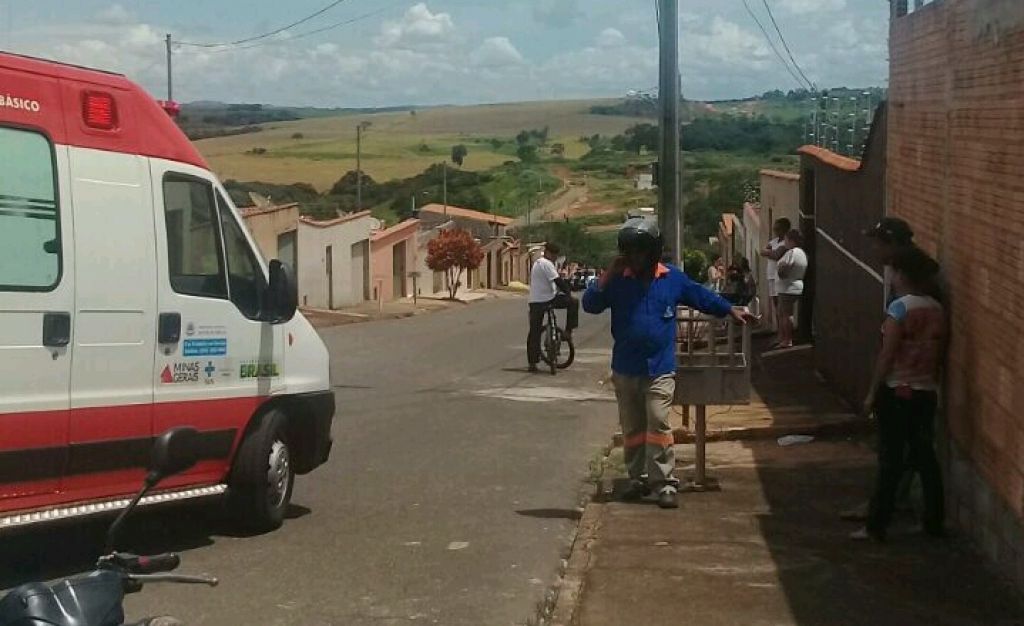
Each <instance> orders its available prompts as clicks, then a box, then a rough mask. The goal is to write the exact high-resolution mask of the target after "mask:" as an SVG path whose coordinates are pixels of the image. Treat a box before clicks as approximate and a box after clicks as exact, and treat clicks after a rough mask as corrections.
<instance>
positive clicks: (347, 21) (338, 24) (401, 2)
mask: <svg viewBox="0 0 1024 626" xmlns="http://www.w3.org/2000/svg"><path fill="white" fill-rule="evenodd" d="M408 2H409V0H398V1H397V2H393V3H391V4H389V5H387V6H385V7H383V8H379V9H377V10H374V11H370V12H368V13H362V14H361V15H356V16H355V17H349V18H348V19H342V20H341V22H336V23H334V24H330V25H328V26H325V27H322V28H318V29H315V30H312V31H306V32H304V33H299V34H297V35H294V36H292V37H289V38H288V39H274V40H272V41H261V42H257V43H253V44H250V45H247V46H230V47H225V48H217V49H214V50H209V52H210V53H212V54H219V53H222V52H236V51H239V50H250V49H252V48H259V47H262V46H270V45H282V44H287V43H291V42H293V41H296V40H299V39H305V38H306V37H312V36H313V35H319V34H321V33H326V32H328V31H333V30H335V29H339V28H341V27H343V26H349V25H352V24H355V23H358V22H362V20H365V19H369V18H371V17H375V16H377V15H380V14H382V13H386V12H387V11H390V10H392V9H394V8H395V7H397V6H399V5H404V4H407V3H408ZM178 50H182V49H181V48H178ZM182 51H183V50H182Z"/></svg>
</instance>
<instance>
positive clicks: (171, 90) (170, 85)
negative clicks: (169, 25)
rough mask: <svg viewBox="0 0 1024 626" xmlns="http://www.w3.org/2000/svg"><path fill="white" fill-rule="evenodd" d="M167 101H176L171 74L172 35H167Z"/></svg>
mask: <svg viewBox="0 0 1024 626" xmlns="http://www.w3.org/2000/svg"><path fill="white" fill-rule="evenodd" d="M166 42H167V101H168V102H173V101H174V82H173V79H172V74H171V34H170V33H167V39H166Z"/></svg>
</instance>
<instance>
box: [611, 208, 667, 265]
mask: <svg viewBox="0 0 1024 626" xmlns="http://www.w3.org/2000/svg"><path fill="white" fill-rule="evenodd" d="M664 247H665V239H664V237H662V235H661V229H660V228H658V224H657V222H655V221H653V220H649V219H646V218H643V217H633V218H630V219H628V220H626V223H625V224H623V225H622V228H620V229H619V252H620V253H622V254H629V253H630V252H646V253H647V254H648V255H649V256H651V257H652V258H654V259H658V260H660V259H661V253H662V251H663V249H664Z"/></svg>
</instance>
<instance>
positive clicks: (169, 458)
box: [107, 428, 199, 552]
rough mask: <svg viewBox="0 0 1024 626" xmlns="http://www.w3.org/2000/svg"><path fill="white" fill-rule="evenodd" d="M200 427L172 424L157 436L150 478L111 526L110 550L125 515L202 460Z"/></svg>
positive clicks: (108, 545)
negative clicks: (158, 487)
mask: <svg viewBox="0 0 1024 626" xmlns="http://www.w3.org/2000/svg"><path fill="white" fill-rule="evenodd" d="M198 444H199V431H197V430H196V429H195V428H172V429H171V430H168V431H167V432H165V433H164V434H162V435H160V436H159V437H157V438H156V441H154V442H153V453H152V457H151V458H150V462H149V473H148V474H147V475H146V480H145V482H144V483H143V485H142V489H140V490H139V492H138V493H137V494H135V497H134V498H132V501H131V502H130V503H129V504H128V506H127V507H125V509H124V510H123V511H121V514H120V515H118V516H117V519H115V520H114V523H113V524H111V525H110V528H109V529H108V530H107V551H108V552H110V551H113V549H114V545H115V539H116V538H117V531H118V530H120V529H121V526H122V525H123V524H124V520H125V518H127V517H128V515H130V514H131V512H132V511H134V510H135V507H137V506H138V505H139V502H140V501H141V500H142V498H143V497H145V495H146V494H147V493H148V492H149V490H150V489H152V488H153V487H155V486H156V485H157V483H159V482H160V481H161V480H163V479H165V478H167V477H168V476H172V475H174V474H177V473H179V472H184V471H185V470H187V469H188V468H190V467H192V466H193V465H195V464H196V462H197V461H198V460H199V452H198V450H199V448H198Z"/></svg>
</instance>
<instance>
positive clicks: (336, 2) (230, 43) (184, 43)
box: [176, 0, 348, 48]
mask: <svg viewBox="0 0 1024 626" xmlns="http://www.w3.org/2000/svg"><path fill="white" fill-rule="evenodd" d="M347 1H348V0H334V2H332V3H330V4H328V5H327V6H325V7H324V8H322V9H320V10H319V11H316V12H315V13H311V14H310V15H307V16H306V17H304V18H302V19H300V20H296V21H294V22H292V23H291V24H288V25H287V26H282V27H280V28H276V29H274V30H272V31H270V32H266V33H263V34H261V35H255V36H253V37H246V38H245V39H238V40H236V41H228V42H221V43H191V42H187V41H178V42H176V43H177V44H178V45H180V46H191V47H194V48H222V47H224V46H237V45H240V44H244V43H249V42H252V41H258V40H260V39H266V38H267V37H273V36H274V35H277V34H279V33H283V32H284V31H286V30H288V29H289V28H294V27H295V26H298V25H300V24H305V23H306V22H308V21H309V20H311V19H313V18H315V17H318V16H320V15H323V14H324V13H326V12H328V11H330V10H331V9H333V8H334V7H336V6H338V5H339V4H341V3H342V2H347Z"/></svg>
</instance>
